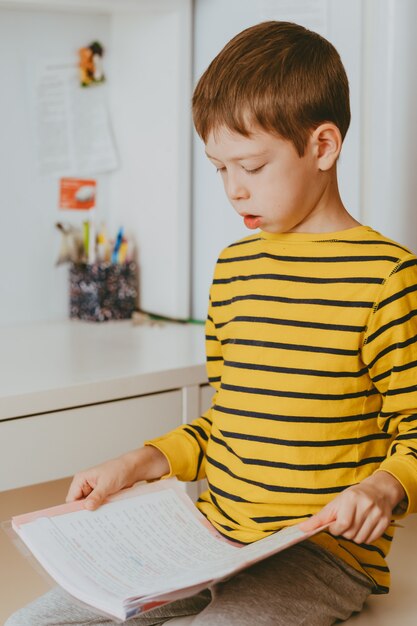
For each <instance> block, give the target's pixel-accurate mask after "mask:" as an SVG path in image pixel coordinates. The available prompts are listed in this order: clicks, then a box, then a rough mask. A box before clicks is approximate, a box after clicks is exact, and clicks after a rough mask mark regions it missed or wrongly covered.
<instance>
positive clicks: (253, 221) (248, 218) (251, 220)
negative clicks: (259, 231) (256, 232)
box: [243, 215, 261, 228]
mask: <svg viewBox="0 0 417 626" xmlns="http://www.w3.org/2000/svg"><path fill="white" fill-rule="evenodd" d="M243 221H244V222H245V226H246V227H247V228H258V227H259V225H260V223H261V216H260V215H244V216H243Z"/></svg>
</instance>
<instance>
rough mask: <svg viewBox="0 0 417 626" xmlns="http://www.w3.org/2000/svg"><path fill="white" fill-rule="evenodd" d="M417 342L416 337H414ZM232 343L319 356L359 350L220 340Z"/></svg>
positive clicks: (256, 341) (271, 342) (346, 354)
mask: <svg viewBox="0 0 417 626" xmlns="http://www.w3.org/2000/svg"><path fill="white" fill-rule="evenodd" d="M416 341H417V337H416ZM229 343H233V344H234V345H237V346H253V347H255V348H276V349H280V350H296V351H299V352H315V353H319V354H340V355H343V356H357V355H358V353H359V350H346V349H344V348H332V347H326V346H307V345H303V344H298V345H296V344H293V343H281V342H277V341H260V340H258V339H235V338H233V339H222V340H221V344H222V345H227V344H229Z"/></svg>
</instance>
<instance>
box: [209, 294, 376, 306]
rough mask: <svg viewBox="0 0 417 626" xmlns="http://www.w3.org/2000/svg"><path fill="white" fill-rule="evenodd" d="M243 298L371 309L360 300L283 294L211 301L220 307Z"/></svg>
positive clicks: (250, 295) (253, 295)
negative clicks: (291, 296)
mask: <svg viewBox="0 0 417 626" xmlns="http://www.w3.org/2000/svg"><path fill="white" fill-rule="evenodd" d="M243 300H258V301H261V302H280V303H284V304H314V305H320V306H338V307H343V308H359V309H371V308H372V307H373V306H374V303H373V302H367V301H362V300H328V299H324V298H286V297H284V296H265V295H260V294H256V293H251V294H246V295H242V296H233V298H229V300H215V301H213V302H212V306H213V307H222V306H228V305H229V304H233V303H234V302H241V301H243Z"/></svg>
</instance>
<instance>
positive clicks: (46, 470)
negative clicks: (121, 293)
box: [0, 321, 210, 491]
mask: <svg viewBox="0 0 417 626" xmlns="http://www.w3.org/2000/svg"><path fill="white" fill-rule="evenodd" d="M0 346H1V347H0V491H2V490H6V489H14V488H16V487H21V486H24V485H29V484H35V483H39V482H44V481H49V480H53V479H57V478H62V477H64V476H68V475H71V474H73V473H74V472H75V471H77V470H79V469H81V468H83V467H87V466H90V465H92V464H95V463H98V462H100V461H103V460H105V459H107V458H110V457H113V456H116V455H118V454H121V453H123V452H124V451H127V450H130V449H132V448H134V447H137V446H140V445H141V444H142V442H143V441H144V440H145V439H148V438H150V437H155V436H157V435H159V434H162V433H164V432H166V431H167V430H170V429H171V428H174V427H175V426H177V425H178V424H180V423H182V422H186V421H189V420H190V419H194V418H196V417H198V416H199V414H200V412H201V410H204V408H205V406H207V403H208V399H209V397H210V391H209V388H208V387H207V376H206V370H205V362H204V327H203V326H202V325H188V324H187V325H186V324H164V325H162V326H159V325H154V326H152V327H150V326H133V325H132V323H131V322H130V321H127V322H108V323H102V324H95V323H85V322H77V321H62V322H54V323H51V322H49V323H37V324H27V325H19V326H14V327H5V328H0Z"/></svg>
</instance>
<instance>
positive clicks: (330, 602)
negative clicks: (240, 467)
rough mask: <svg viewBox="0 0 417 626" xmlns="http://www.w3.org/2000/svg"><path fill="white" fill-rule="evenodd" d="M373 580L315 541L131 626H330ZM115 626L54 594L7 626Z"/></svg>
mask: <svg viewBox="0 0 417 626" xmlns="http://www.w3.org/2000/svg"><path fill="white" fill-rule="evenodd" d="M371 590H372V583H371V582H370V580H369V579H368V578H367V577H366V576H364V575H362V574H360V573H358V572H356V571H355V570H354V569H353V568H351V567H350V566H349V565H347V564H346V563H345V562H344V561H342V560H340V559H338V558H337V557H335V556H333V555H332V554H331V553H329V552H328V551H327V550H324V549H323V548H321V547H319V546H317V545H315V544H314V543H312V542H310V541H304V542H303V543H300V544H297V545H295V546H293V547H291V548H289V549H288V550H285V551H284V552H281V553H279V554H276V555H274V556H272V557H270V558H268V559H266V560H264V561H262V562H261V563H257V564H256V565H253V566H252V567H250V568H248V569H246V570H244V571H243V572H240V573H239V574H237V575H235V576H233V577H232V578H230V579H229V580H227V581H224V582H222V583H220V584H217V585H214V586H213V587H211V588H210V589H207V590H205V591H203V592H202V593H199V594H197V595H195V596H193V597H192V598H187V599H185V600H177V601H176V602H172V603H171V604H168V605H165V606H163V607H158V608H156V609H152V610H151V611H149V612H148V613H146V614H145V615H142V616H139V617H135V618H133V619H131V620H129V621H128V622H125V623H126V624H129V626H157V625H159V624H165V623H166V622H167V621H169V619H170V618H172V617H179V616H185V615H195V616H196V617H195V618H194V620H193V622H192V624H193V626H220V625H221V626H223V625H225V626H226V625H230V626H232V625H233V626H254V624H256V625H257V626H258V625H259V626H263V625H265V626H269V625H271V626H272V625H274V626H328V625H329V626H330V624H334V623H336V622H337V621H339V620H342V621H344V620H346V619H348V617H350V615H351V614H352V613H354V612H357V611H360V610H361V609H362V606H363V603H364V601H365V600H366V598H367V597H368V595H369V594H370V593H371ZM69 624H71V625H72V626H81V625H83V626H85V625H87V624H88V625H89V626H93V625H94V626H110V625H111V624H114V622H113V621H111V620H108V619H106V618H104V617H102V616H99V615H97V614H96V613H94V612H93V611H91V610H90V609H88V608H84V607H83V606H81V605H80V604H78V603H76V602H74V600H73V599H72V598H71V596H69V595H68V594H67V593H65V592H64V591H62V590H61V589H53V590H52V591H50V592H49V593H47V594H46V595H44V596H42V597H40V598H39V599H38V600H36V601H35V602H33V603H32V604H29V605H28V606H27V607H25V608H23V609H21V610H20V611H18V612H17V613H14V615H12V616H11V617H10V618H9V619H8V621H7V622H6V624H5V626H64V625H69Z"/></svg>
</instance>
